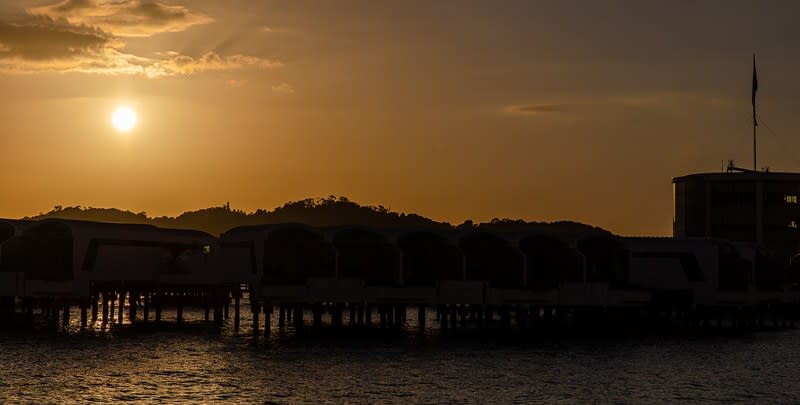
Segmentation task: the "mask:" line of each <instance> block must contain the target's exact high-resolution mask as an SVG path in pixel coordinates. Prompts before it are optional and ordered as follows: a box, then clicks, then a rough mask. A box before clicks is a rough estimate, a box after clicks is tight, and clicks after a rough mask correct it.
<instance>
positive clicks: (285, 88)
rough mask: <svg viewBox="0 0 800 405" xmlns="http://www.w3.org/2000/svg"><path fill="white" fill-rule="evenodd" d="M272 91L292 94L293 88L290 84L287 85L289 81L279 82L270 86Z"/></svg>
mask: <svg viewBox="0 0 800 405" xmlns="http://www.w3.org/2000/svg"><path fill="white" fill-rule="evenodd" d="M272 91H273V92H274V93H279V94H292V93H294V88H292V86H291V85H289V83H281V84H278V85H275V86H272Z"/></svg>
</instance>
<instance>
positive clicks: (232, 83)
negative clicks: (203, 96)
mask: <svg viewBox="0 0 800 405" xmlns="http://www.w3.org/2000/svg"><path fill="white" fill-rule="evenodd" d="M225 84H226V85H227V86H228V87H229V88H232V89H238V88H240V87H244V85H245V84H247V79H230V80H228V81H227V82H225Z"/></svg>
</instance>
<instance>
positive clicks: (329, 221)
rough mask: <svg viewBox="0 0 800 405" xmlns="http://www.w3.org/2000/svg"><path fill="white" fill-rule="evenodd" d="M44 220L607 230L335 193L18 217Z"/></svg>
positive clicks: (205, 227)
mask: <svg viewBox="0 0 800 405" xmlns="http://www.w3.org/2000/svg"><path fill="white" fill-rule="evenodd" d="M48 218H58V219H74V220H83V221H97V222H112V223H126V224H151V225H155V226H159V227H163V228H176V229H195V230H200V231H204V232H208V233H210V234H212V235H219V234H221V233H223V232H225V231H227V230H229V229H231V228H235V227H237V226H245V225H261V224H279V223H290V222H294V223H304V224H308V225H311V226H317V227H326V226H340V225H364V226H374V227H382V228H427V229H434V230H440V231H448V230H463V231H466V230H477V229H480V230H487V231H502V232H526V231H527V232H529V231H542V232H553V233H561V234H570V235H571V234H577V233H583V232H589V231H595V232H607V231H605V230H602V229H600V228H596V227H592V226H590V225H585V224H581V223H578V222H571V221H560V222H553V223H545V222H526V221H523V220H519V219H518V220H512V219H497V218H495V219H493V220H492V221H491V222H488V223H484V224H474V223H473V222H472V221H471V220H467V221H465V222H464V223H462V224H460V225H458V226H453V225H451V224H449V223H447V222H437V221H434V220H432V219H429V218H426V217H423V216H421V215H417V214H405V213H398V212H394V211H391V210H389V209H388V208H386V207H384V206H382V205H378V206H371V205H360V204H358V203H356V202H354V201H350V200H349V199H347V198H346V197H335V196H329V197H327V198H307V199H304V200H299V201H290V202H287V203H285V204H284V205H282V206H280V207H277V208H275V209H273V210H271V211H268V210H263V209H259V210H256V211H255V212H251V213H246V212H244V211H242V210H236V209H231V207H230V204H227V203H226V204H225V205H222V206H219V207H211V208H204V209H200V210H197V211H187V212H184V213H183V214H180V215H178V216H177V217H167V216H161V217H148V216H147V214H146V213H145V212H138V213H134V212H131V211H123V210H119V209H116V208H93V207H81V206H76V207H62V206H55V207H53V209H52V210H51V211H49V212H47V213H40V214H39V215H36V216H32V217H25V218H24V219H29V220H41V219H48Z"/></svg>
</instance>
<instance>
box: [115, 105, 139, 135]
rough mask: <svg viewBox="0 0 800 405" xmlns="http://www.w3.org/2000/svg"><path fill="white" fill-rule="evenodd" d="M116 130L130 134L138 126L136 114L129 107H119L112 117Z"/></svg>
mask: <svg viewBox="0 0 800 405" xmlns="http://www.w3.org/2000/svg"><path fill="white" fill-rule="evenodd" d="M111 123H112V124H114V128H116V129H117V130H118V131H121V132H129V131H130V130H132V129H133V127H135V126H136V113H135V112H134V111H133V110H131V109H130V108H128V107H119V108H117V109H116V110H115V111H114V115H112V116H111Z"/></svg>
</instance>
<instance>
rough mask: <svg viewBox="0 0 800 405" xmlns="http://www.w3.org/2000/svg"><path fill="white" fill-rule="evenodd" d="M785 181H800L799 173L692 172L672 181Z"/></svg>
mask: <svg viewBox="0 0 800 405" xmlns="http://www.w3.org/2000/svg"><path fill="white" fill-rule="evenodd" d="M692 180H695V181H715V182H716V181H738V182H751V181H786V182H798V183H800V173H790V172H754V171H744V172H715V173H694V174H688V175H686V176H680V177H674V178H673V179H672V182H673V183H682V182H686V181H692Z"/></svg>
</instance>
